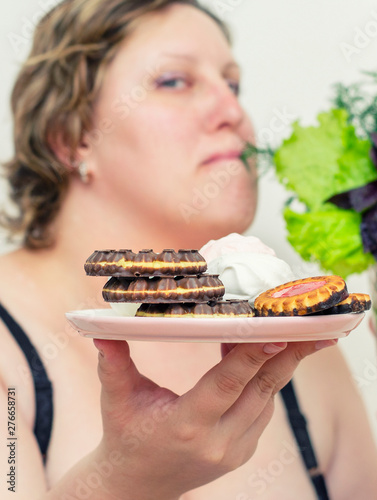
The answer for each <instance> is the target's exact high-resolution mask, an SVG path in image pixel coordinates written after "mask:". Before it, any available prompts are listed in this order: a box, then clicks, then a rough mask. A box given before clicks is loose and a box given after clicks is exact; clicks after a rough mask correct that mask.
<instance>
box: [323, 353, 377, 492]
mask: <svg viewBox="0 0 377 500" xmlns="http://www.w3.org/2000/svg"><path fill="white" fill-rule="evenodd" d="M331 351H333V352H326V353H323V354H324V355H325V356H327V357H330V356H331V377H332V379H333V380H332V387H333V390H334V395H333V396H334V397H333V402H334V408H333V411H334V414H335V421H334V429H335V452H334V455H333V457H332V460H331V464H330V469H329V472H328V477H329V487H330V494H331V498H334V499H340V500H353V499H355V498H362V499H363V500H374V499H375V498H376V496H377V450H376V444H375V443H376V442H375V438H374V436H373V435H372V432H371V429H370V425H369V422H368V418H367V414H366V411H365V409H364V405H363V403H362V401H361V397H360V395H359V393H358V390H357V389H356V387H355V384H354V381H353V379H352V376H351V373H350V371H349V369H348V366H347V364H346V362H345V360H344V359H343V357H342V355H341V353H340V351H339V350H338V349H334V350H331ZM371 390H373V388H372V387H371ZM335 392H336V394H335Z"/></svg>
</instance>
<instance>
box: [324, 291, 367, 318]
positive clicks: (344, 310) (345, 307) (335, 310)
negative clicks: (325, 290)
mask: <svg viewBox="0 0 377 500" xmlns="http://www.w3.org/2000/svg"><path fill="white" fill-rule="evenodd" d="M371 306H372V301H371V299H370V296H369V295H368V294H367V293H350V294H349V295H348V297H347V298H346V299H344V300H342V301H341V302H339V303H338V304H336V305H334V306H332V307H330V308H328V309H325V310H324V311H320V312H318V313H315V314H317V315H318V314H348V313H362V312H364V311H368V310H369V309H370V308H371Z"/></svg>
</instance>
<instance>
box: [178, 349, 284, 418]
mask: <svg viewBox="0 0 377 500" xmlns="http://www.w3.org/2000/svg"><path fill="white" fill-rule="evenodd" d="M286 347H287V343H286V342H280V343H276V344H259V343H256V344H248V343H244V344H238V345H237V346H236V347H234V348H233V349H232V350H231V351H230V352H229V353H228V354H227V355H226V356H225V357H224V358H223V359H222V361H220V363H218V364H217V365H216V366H214V367H213V368H212V369H211V370H209V371H208V372H207V373H206V374H205V375H204V376H203V377H202V378H201V379H200V380H199V382H198V383H197V384H196V385H195V387H194V388H193V389H191V391H189V392H187V393H186V394H185V395H184V396H182V399H181V401H182V403H183V404H184V403H185V402H186V403H187V404H188V405H195V407H196V418H197V419H199V418H200V419H202V420H203V421H204V422H206V423H213V422H217V421H218V420H219V419H220V418H221V416H222V415H223V414H224V413H225V412H226V411H227V410H228V409H229V408H230V407H231V406H232V405H233V404H234V402H235V401H237V399H238V398H239V397H240V395H241V394H242V391H243V390H244V388H245V387H246V385H247V384H248V382H249V381H250V380H251V379H252V378H253V377H254V376H255V374H256V373H257V372H258V371H259V370H260V368H261V366H263V364H264V363H266V361H268V360H269V359H271V358H272V357H273V356H275V355H276V354H277V353H279V352H281V351H282V350H284V349H285V348H286Z"/></svg>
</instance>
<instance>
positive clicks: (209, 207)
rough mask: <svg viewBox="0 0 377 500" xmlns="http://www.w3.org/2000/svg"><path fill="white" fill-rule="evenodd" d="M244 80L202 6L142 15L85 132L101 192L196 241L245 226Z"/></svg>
mask: <svg viewBox="0 0 377 500" xmlns="http://www.w3.org/2000/svg"><path fill="white" fill-rule="evenodd" d="M239 79H240V74H239V68H238V66H237V64H236V63H235V61H234V59H233V56H232V53H231V49H230V47H229V44H228V42H227V40H226V38H225V36H224V34H223V33H222V31H221V30H220V28H219V27H218V26H217V24H216V23H215V22H214V21H213V20H212V19H211V18H210V17H209V16H207V15H206V14H204V13H202V12H200V11H199V10H197V9H195V8H193V7H190V6H185V5H175V6H172V7H169V8H168V9H165V10H164V11H162V12H160V13H153V14H148V15H146V16H144V17H143V18H142V19H141V20H139V21H137V22H136V23H135V26H134V30H133V32H132V33H131V35H130V36H129V37H128V38H127V39H126V40H125V42H124V43H123V45H122V46H121V48H120V49H119V50H118V52H117V55H116V57H115V59H114V60H113V61H112V63H111V65H110V66H109V68H108V70H107V72H106V76H105V79H104V83H103V87H102V90H101V93H100V97H99V100H98V103H97V106H96V110H95V111H96V112H95V123H94V129H93V130H92V131H91V132H90V133H89V134H87V137H86V144H87V146H88V151H87V152H88V158H87V160H88V163H89V166H90V168H91V169H92V170H93V172H94V182H93V184H92V187H94V186H95V189H96V190H97V194H98V195H99V196H102V197H106V200H107V201H106V202H107V203H108V204H111V206H113V207H116V209H117V210H123V211H124V213H125V217H127V216H128V215H131V214H132V217H133V218H134V219H135V223H138V224H140V225H141V224H143V225H144V226H143V227H148V226H151V227H159V226H161V231H164V232H165V233H166V234H167V233H171V235H173V234H177V232H180V233H181V234H187V235H188V237H187V238H182V241H187V243H191V247H194V244H195V245H197V247H198V246H200V245H201V244H203V243H204V242H206V241H207V240H208V239H210V238H217V237H220V236H223V235H225V234H227V233H230V232H234V231H236V232H242V231H244V230H245V229H246V228H247V227H248V226H249V225H250V223H251V221H252V219H253V216H254V212H255V205H256V173H255V169H254V167H253V166H251V165H250V166H249V168H248V169H247V168H246V167H245V165H244V164H243V162H242V161H241V159H240V154H241V151H242V149H243V147H244V145H245V142H246V141H251V140H252V135H253V131H252V126H251V123H250V121H249V119H248V117H247V116H246V114H245V112H244V111H243V109H242V108H241V106H240V104H239V101H238V98H237V92H238V87H239ZM152 225H153V226H152ZM156 225H157V226H156ZM140 227H142V226H140ZM167 240H169V241H172V239H171V238H168V235H167Z"/></svg>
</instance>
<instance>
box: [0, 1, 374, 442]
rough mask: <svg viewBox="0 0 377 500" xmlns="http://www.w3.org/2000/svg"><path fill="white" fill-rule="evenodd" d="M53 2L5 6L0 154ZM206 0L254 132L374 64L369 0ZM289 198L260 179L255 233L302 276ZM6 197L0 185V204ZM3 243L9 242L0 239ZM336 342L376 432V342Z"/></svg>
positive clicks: (316, 107)
mask: <svg viewBox="0 0 377 500" xmlns="http://www.w3.org/2000/svg"><path fill="white" fill-rule="evenodd" d="M55 2H56V0H18V1H17V2H7V3H6V6H5V5H4V4H3V5H4V6H3V7H2V13H1V14H2V15H1V16H0V57H1V62H2V69H1V79H0V96H1V99H0V124H1V137H2V140H1V141H0V160H1V161H3V160H5V159H7V158H8V157H9V155H10V154H11V151H12V147H11V123H10V115H9V94H10V89H11V86H12V82H13V80H14V77H15V75H16V72H17V70H18V67H19V65H20V63H21V62H22V60H23V58H24V57H25V55H26V54H27V51H28V49H29V43H30V38H31V33H32V29H33V24H35V22H36V21H37V20H38V18H39V17H40V16H41V15H42V14H43V12H44V10H46V8H47V7H46V6H48V5H53V4H54V3H55ZM203 3H205V4H206V5H208V6H209V7H211V8H212V9H213V10H214V11H215V12H216V13H217V14H218V15H220V16H221V17H222V18H223V19H224V20H225V21H226V22H227V23H228V24H229V25H230V27H231V28H232V31H233V35H234V50H235V54H236V58H237V60H238V61H239V62H240V64H241V65H242V67H243V82H242V101H243V104H244V106H245V107H246V108H247V110H248V112H249V113H250V115H251V117H252V119H253V121H254V124H255V128H256V132H257V137H259V138H262V137H268V136H270V137H272V140H273V143H275V144H278V143H279V141H280V140H281V139H282V138H283V137H285V136H287V135H289V131H290V129H289V125H288V124H287V123H284V121H281V120H280V122H276V118H277V117H279V116H280V115H281V114H283V115H284V114H285V116H288V118H289V119H290V120H289V121H291V120H293V119H296V118H299V119H300V120H301V121H302V123H305V124H307V123H314V119H315V116H316V114H317V113H318V112H319V111H320V110H323V109H326V108H327V107H328V103H329V99H330V97H331V95H332V93H331V86H332V84H333V83H335V82H338V81H342V82H344V83H351V82H354V81H356V80H359V79H360V76H361V71H363V70H368V69H369V70H376V68H377V57H376V54H377V5H376V2H375V0H357V1H356V0H311V1H310V0H283V1H282V0H207V1H206V2H203ZM193 36H194V34H193ZM11 39H12V40H13V43H12V42H11ZM351 47H353V50H352V49H351ZM274 119H275V121H274ZM271 120H273V121H271ZM276 123H278V125H279V129H280V128H281V130H280V131H279V132H276V131H275V130H274V129H276V127H275V126H274V124H275V125H276ZM286 197H287V193H285V192H284V190H283V188H282V187H281V186H280V185H279V184H278V183H277V182H276V180H275V179H274V176H273V173H272V172H270V173H269V174H267V175H266V176H264V177H263V178H262V179H261V181H260V202H259V212H258V215H257V218H256V221H255V224H254V225H253V228H252V231H251V232H252V233H253V234H255V235H257V236H259V237H260V238H261V239H262V240H263V241H264V242H265V243H267V244H268V245H270V246H271V247H273V248H274V249H275V251H276V252H277V254H278V256H279V257H281V258H283V259H285V260H287V261H288V262H289V263H290V264H291V265H292V267H294V268H295V269H296V270H299V271H300V274H303V273H304V274H305V273H306V274H307V275H313V274H316V273H317V268H316V267H315V266H313V265H308V264H307V263H303V262H302V261H301V260H300V259H299V257H298V256H297V255H296V254H295V252H294V251H293V250H292V248H291V247H290V246H289V244H288V243H287V242H286V240H285V228H284V221H283V219H282V216H281V209H282V206H283V203H284V201H285V199H286ZM4 199H5V193H4V186H2V185H1V189H0V202H1V203H2V202H3V200H4ZM0 250H5V246H4V244H2V245H0ZM318 272H320V270H318ZM347 284H348V288H349V289H350V290H351V291H359V292H367V293H368V292H369V291H370V285H369V280H368V276H367V273H364V274H362V275H359V276H352V277H350V278H349V279H348V280H347ZM368 319H369V318H368ZM340 345H341V347H342V349H343V351H344V353H345V355H346V357H347V360H348V362H349V365H350V368H351V372H352V377H353V378H354V379H355V380H356V383H357V385H358V386H359V388H360V392H361V395H362V397H363V399H364V401H365V403H366V405H367V409H368V413H369V416H370V420H371V422H372V425H373V428H374V431H375V436H376V438H377V350H376V345H375V339H374V338H373V336H372V334H371V332H370V330H369V328H368V321H367V320H365V321H364V322H363V324H362V325H361V326H360V327H359V328H358V329H357V330H356V331H354V332H353V333H352V334H351V335H350V336H349V337H347V338H346V339H342V340H341V341H340ZM344 383H349V381H348V380H345V381H344ZM355 432H357V429H356V428H355Z"/></svg>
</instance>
